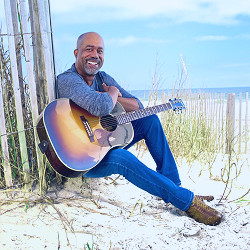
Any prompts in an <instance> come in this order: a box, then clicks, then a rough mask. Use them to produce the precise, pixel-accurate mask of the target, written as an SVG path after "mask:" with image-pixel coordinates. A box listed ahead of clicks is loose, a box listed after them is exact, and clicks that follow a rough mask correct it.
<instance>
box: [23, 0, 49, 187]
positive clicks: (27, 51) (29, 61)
mask: <svg viewBox="0 0 250 250" xmlns="http://www.w3.org/2000/svg"><path fill="white" fill-rule="evenodd" d="M20 16H21V26H22V30H23V45H24V57H25V62H26V68H27V77H28V83H29V89H30V100H31V108H32V122H33V127H35V126H36V123H37V120H38V105H37V95H36V83H35V78H34V70H33V58H32V52H31V43H30V35H29V34H30V30H29V28H28V19H29V16H28V14H27V8H26V0H20ZM34 138H35V149H36V158H37V167H38V171H39V176H41V175H42V174H43V173H44V165H43V156H42V154H41V153H40V150H39V147H38V144H39V139H38V136H37V133H36V130H35V129H34ZM41 178H42V181H41V183H40V191H42V187H43V188H45V187H46V182H45V179H44V178H43V177H41Z"/></svg>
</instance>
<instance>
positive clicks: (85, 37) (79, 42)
mask: <svg viewBox="0 0 250 250" xmlns="http://www.w3.org/2000/svg"><path fill="white" fill-rule="evenodd" d="M88 39H94V40H96V39H98V40H101V41H102V44H103V47H104V41H103V39H102V37H101V36H100V35H99V34H98V33H96V32H86V33H83V34H81V35H80V36H79V37H78V39H77V43H76V48H77V49H79V48H80V47H81V45H82V44H83V43H84V41H85V40H88Z"/></svg>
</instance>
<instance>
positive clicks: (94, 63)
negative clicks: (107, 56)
mask: <svg viewBox="0 0 250 250" xmlns="http://www.w3.org/2000/svg"><path fill="white" fill-rule="evenodd" d="M88 63H89V64H92V65H98V63H97V62H91V61H88Z"/></svg>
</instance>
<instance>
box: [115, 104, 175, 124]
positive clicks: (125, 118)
mask: <svg viewBox="0 0 250 250" xmlns="http://www.w3.org/2000/svg"><path fill="white" fill-rule="evenodd" d="M171 108H172V106H171V104H170V103H164V104H160V105H156V106H154V107H148V108H144V109H139V110H135V111H131V112H127V113H124V114H120V115H116V116H115V117H116V120H117V123H118V124H124V123H128V122H131V121H134V120H137V119H140V118H143V117H146V116H150V115H153V114H156V113H160V112H163V111H166V110H168V109H171Z"/></svg>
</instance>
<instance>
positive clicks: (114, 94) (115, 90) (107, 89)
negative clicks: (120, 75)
mask: <svg viewBox="0 0 250 250" xmlns="http://www.w3.org/2000/svg"><path fill="white" fill-rule="evenodd" d="M102 87H103V89H104V91H105V92H107V93H108V94H109V95H110V96H111V98H112V100H113V105H114V106H115V104H116V102H117V98H118V97H121V96H122V94H121V92H120V91H119V89H118V88H116V87H115V86H107V85H106V84H105V83H103V84H102Z"/></svg>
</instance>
